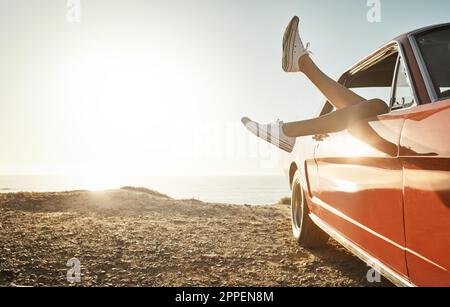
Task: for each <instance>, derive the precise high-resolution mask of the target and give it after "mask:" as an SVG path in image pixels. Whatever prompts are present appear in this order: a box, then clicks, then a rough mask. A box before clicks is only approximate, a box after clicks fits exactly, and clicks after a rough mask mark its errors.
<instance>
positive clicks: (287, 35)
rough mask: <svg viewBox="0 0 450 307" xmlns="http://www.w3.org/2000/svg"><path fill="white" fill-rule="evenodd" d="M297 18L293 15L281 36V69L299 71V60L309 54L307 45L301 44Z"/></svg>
mask: <svg viewBox="0 0 450 307" xmlns="http://www.w3.org/2000/svg"><path fill="white" fill-rule="evenodd" d="M299 22H300V20H299V18H298V17H297V16H294V18H292V20H291V22H290V23H289V25H288V26H287V28H286V31H285V32H284V37H283V70H284V71H285V72H300V64H299V60H300V58H301V57H302V56H304V55H309V54H310V52H309V51H308V46H309V44H308V45H306V48H305V46H304V45H303V42H302V39H301V38H300V34H299V31H298V25H299Z"/></svg>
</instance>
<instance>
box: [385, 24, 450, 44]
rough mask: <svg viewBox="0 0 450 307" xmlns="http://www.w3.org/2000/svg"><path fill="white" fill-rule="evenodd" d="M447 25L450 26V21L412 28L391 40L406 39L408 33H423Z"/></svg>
mask: <svg viewBox="0 0 450 307" xmlns="http://www.w3.org/2000/svg"><path fill="white" fill-rule="evenodd" d="M448 26H450V22H448V23H441V24H436V25H432V26H426V27H422V28H419V29H416V30H413V31H410V32H407V33H404V34H402V35H399V36H397V37H396V38H394V39H393V40H394V41H402V40H404V39H407V38H408V36H410V35H416V34H420V33H423V32H427V31H430V30H435V29H439V28H444V27H448Z"/></svg>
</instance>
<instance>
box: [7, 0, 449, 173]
mask: <svg viewBox="0 0 450 307" xmlns="http://www.w3.org/2000/svg"><path fill="white" fill-rule="evenodd" d="M368 10H369V8H368V7H367V6H366V1H365V0H342V1H335V0H327V1H325V0H314V1H307V0H296V1H278V0H277V1H276V0H270V1H269V0H159V1H156V0H154V1H151V0H128V1H108V0H84V1H83V0H81V12H82V20H81V23H79V24H78V23H75V24H73V23H68V22H67V20H66V13H67V8H66V1H65V0H40V1H23V0H14V1H9V0H0V45H1V46H2V48H1V50H0V67H2V69H1V70H0V139H1V140H2V146H1V147H0V174H35V173H40V174H47V173H59V174H75V173H87V172H89V173H92V174H107V173H113V174H117V173H124V174H125V173H127V174H145V175H154V174H165V173H167V174H179V173H182V174H266V173H270V174H281V172H280V169H279V167H276V166H274V167H272V168H270V167H269V168H267V167H266V168H264V167H261V157H260V156H258V154H256V155H252V154H251V153H248V152H244V153H238V151H239V145H236V144H234V146H235V147H237V148H233V150H231V151H230V150H228V152H227V149H230V146H229V140H228V141H226V139H227V137H228V138H231V140H232V141H233V140H234V139H238V138H246V137H248V136H247V134H246V131H245V130H244V129H240V127H239V128H238V126H234V125H238V122H239V119H240V117H241V116H243V115H247V116H250V117H252V118H255V119H258V120H261V121H272V120H274V119H276V118H281V119H284V120H286V121H289V120H296V119H303V118H307V117H311V116H314V115H315V114H316V112H317V111H318V110H319V108H320V105H321V103H322V101H323V99H322V98H321V96H320V94H319V93H318V92H317V91H316V90H315V89H314V88H313V87H312V86H311V85H310V84H309V83H308V81H307V80H306V79H305V78H304V77H303V76H301V75H287V74H285V73H283V72H282V70H281V38H282V34H283V31H284V27H285V26H286V24H287V23H288V21H289V20H290V18H291V17H292V16H293V15H298V16H300V18H301V32H302V36H303V38H304V40H305V41H309V42H311V50H312V51H313V52H314V59H315V60H316V61H317V63H318V64H319V66H321V68H323V70H325V71H326V72H328V73H329V74H330V75H332V76H333V77H335V78H337V77H338V76H339V74H340V73H341V72H342V71H343V70H345V69H346V68H348V67H349V66H350V65H352V64H353V63H355V62H356V61H357V60H359V59H360V58H362V57H363V56H365V55H367V54H368V53H369V52H371V51H373V50H374V49H376V48H377V47H380V46H381V45H382V44H384V43H385V42H387V41H389V40H390V39H392V38H394V37H395V36H397V35H399V34H401V33H403V32H406V31H409V30H413V29H415V28H418V27H422V26H426V25H430V24H436V23H443V22H449V21H450V17H449V16H450V15H449V12H450V1H447V0H441V1H440V0H429V1H425V0H422V1H419V0H412V1H411V0H409V1H406V0H395V1H392V0H381V22H380V23H369V22H368V21H367V19H366V14H367V11H368ZM174 144H175V146H174ZM211 148H215V149H216V151H214V150H211V151H209V150H208V149H211Z"/></svg>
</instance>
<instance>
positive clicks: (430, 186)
mask: <svg viewBox="0 0 450 307" xmlns="http://www.w3.org/2000/svg"><path fill="white" fill-rule="evenodd" d="M405 119H406V122H405V126H404V129H403V133H402V139H401V151H400V155H401V158H402V162H403V168H404V185H405V196H404V198H405V199H404V202H405V231H406V241H407V262H408V268H409V274H410V277H411V280H412V282H414V283H415V284H417V285H419V286H445V285H447V286H448V285H449V284H450V272H449V270H450V257H449V256H450V143H448V142H446V140H448V135H447V134H448V133H449V132H450V99H449V100H445V101H441V102H436V103H433V104H429V105H425V106H421V107H418V108H415V109H413V110H410V111H409V112H407V113H406V114H405ZM443 128H444V129H443ZM445 128H446V129H445Z"/></svg>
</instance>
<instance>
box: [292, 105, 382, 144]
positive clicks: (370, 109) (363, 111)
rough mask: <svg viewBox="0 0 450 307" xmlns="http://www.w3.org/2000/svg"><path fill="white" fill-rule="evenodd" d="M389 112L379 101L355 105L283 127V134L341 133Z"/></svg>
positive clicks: (296, 135) (298, 135) (293, 135)
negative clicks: (354, 125) (353, 123)
mask: <svg viewBox="0 0 450 307" xmlns="http://www.w3.org/2000/svg"><path fill="white" fill-rule="evenodd" d="M387 112H389V108H388V106H387V105H386V104H385V103H384V101H382V100H380V99H374V100H368V101H363V102H359V103H356V104H354V105H352V106H350V107H347V108H343V109H340V110H337V111H335V112H332V113H330V114H327V115H324V116H321V117H318V118H314V119H309V120H304V121H299V122H294V123H286V124H284V125H283V132H284V134H286V136H288V137H301V136H307V135H317V134H327V133H334V132H338V131H342V130H344V129H346V128H347V127H348V126H349V125H350V123H352V122H354V121H356V120H359V119H364V118H370V117H375V116H378V115H382V114H386V113H387Z"/></svg>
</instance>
